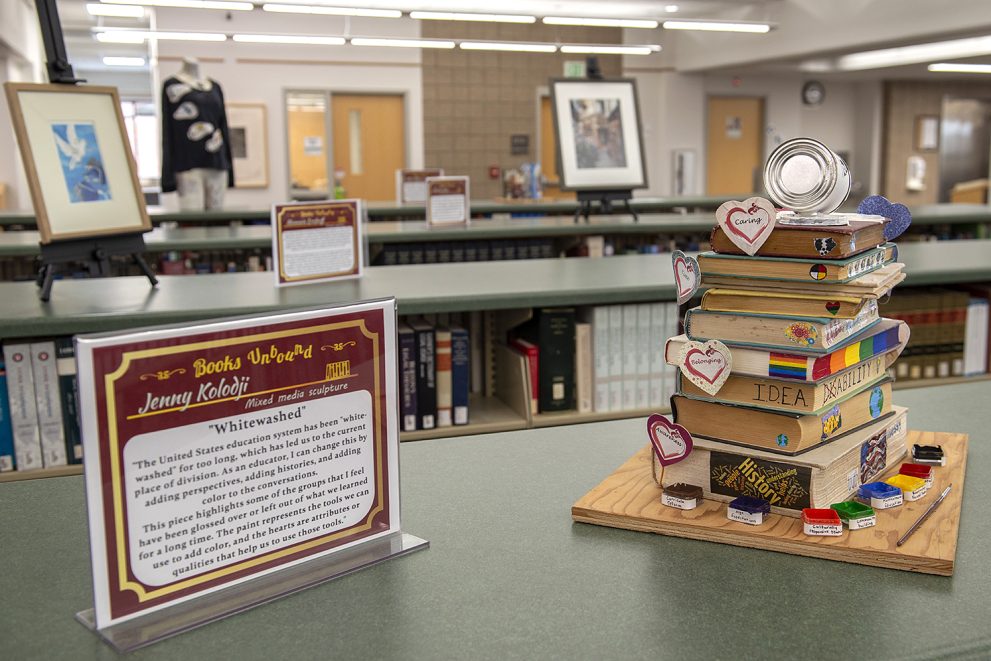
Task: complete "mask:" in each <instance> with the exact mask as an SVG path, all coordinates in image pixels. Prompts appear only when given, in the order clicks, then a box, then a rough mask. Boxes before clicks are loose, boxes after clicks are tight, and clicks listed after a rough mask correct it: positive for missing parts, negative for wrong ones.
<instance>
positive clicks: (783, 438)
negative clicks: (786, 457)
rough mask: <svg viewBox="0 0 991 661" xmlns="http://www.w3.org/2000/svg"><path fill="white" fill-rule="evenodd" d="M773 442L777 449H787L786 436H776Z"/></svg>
mask: <svg viewBox="0 0 991 661" xmlns="http://www.w3.org/2000/svg"><path fill="white" fill-rule="evenodd" d="M775 442H776V443H777V444H778V447H779V448H786V447H788V434H778V437H777V438H776V439H775Z"/></svg>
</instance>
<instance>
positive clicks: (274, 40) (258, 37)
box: [232, 34, 346, 46]
mask: <svg viewBox="0 0 991 661" xmlns="http://www.w3.org/2000/svg"><path fill="white" fill-rule="evenodd" d="M232 39H234V41H239V42H241V43H249V44H316V45H320V46H343V45H344V43H345V41H346V40H345V39H344V37H314V36H305V35H295V34H235V35H234V36H233V37H232Z"/></svg>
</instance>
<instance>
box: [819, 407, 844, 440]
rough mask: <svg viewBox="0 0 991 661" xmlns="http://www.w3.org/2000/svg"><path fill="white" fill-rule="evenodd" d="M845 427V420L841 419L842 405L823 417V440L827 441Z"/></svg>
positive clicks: (830, 410)
mask: <svg viewBox="0 0 991 661" xmlns="http://www.w3.org/2000/svg"><path fill="white" fill-rule="evenodd" d="M842 426H843V418H842V417H840V405H839V404H837V405H836V406H834V407H833V408H831V409H829V411H827V412H826V415H824V416H822V440H824V441H825V440H826V439H827V438H829V437H830V436H832V435H833V434H835V433H836V432H837V431H839V429H840V427H842Z"/></svg>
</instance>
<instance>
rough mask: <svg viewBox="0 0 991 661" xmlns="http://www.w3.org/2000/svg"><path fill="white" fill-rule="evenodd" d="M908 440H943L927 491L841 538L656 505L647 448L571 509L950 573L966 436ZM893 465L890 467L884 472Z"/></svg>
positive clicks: (612, 522)
mask: <svg viewBox="0 0 991 661" xmlns="http://www.w3.org/2000/svg"><path fill="white" fill-rule="evenodd" d="M906 443H907V445H908V447H911V446H912V445H913V444H916V443H918V444H920V445H941V446H943V451H944V452H945V453H946V459H947V463H946V466H944V467H940V468H938V469H936V470H935V471H934V473H935V484H934V485H933V488H932V489H930V490H929V494H928V495H927V496H926V497H925V498H922V499H920V500H918V501H914V502H906V503H905V504H904V505H902V506H901V507H896V508H893V509H889V510H880V511H878V512H877V526H876V527H873V528H868V529H865V530H853V531H850V530H844V533H843V536H842V537H809V536H806V535H805V534H804V532H803V530H802V519H801V518H800V517H798V518H795V517H789V516H781V515H778V514H771V515H769V516H768V517H767V519H766V521H765V523H764V524H762V525H760V526H750V525H746V524H742V523H736V522H733V521H729V520H727V518H726V504H725V503H722V502H719V501H715V500H705V501H702V504H701V505H699V506H698V507H697V508H696V509H694V510H689V511H684V510H680V509H675V508H673V507H665V506H664V505H662V504H661V487H659V486H657V484H656V483H655V482H654V478H653V475H652V472H651V450H650V447H649V446H648V447H644V448H643V449H642V450H640V451H639V452H637V453H636V454H635V455H634V456H633V457H631V458H630V459H629V460H628V461H627V462H626V463H624V464H623V465H622V466H620V467H619V468H617V469H616V470H615V471H614V472H613V473H612V474H611V475H609V476H608V477H607V478H606V479H605V480H604V481H603V482H602V483H601V484H599V485H598V486H597V487H595V488H594V489H592V490H591V491H589V492H588V493H587V494H585V495H584V496H583V497H582V498H581V499H580V500H579V501H578V502H577V503H575V504H574V506H573V507H572V508H571V516H572V518H573V519H574V520H575V521H579V522H581V523H592V524H595V525H600V526H609V527H612V528H624V529H626V530H637V531H641V532H653V533H658V534H661V535H670V536H673V537H687V538H689V539H700V540H704V541H709V542H718V543H720V544H731V545H733V546H746V547H749V548H756V549H764V550H767V551H778V552H780V553H791V554H793V555H804V556H809V557H814V558H824V559H827V560H839V561H841V562H850V563H854V564H860V565H871V566H874V567H887V568H889V569H900V570H903V571H913V572H920V573H923V574H936V575H939V576H950V575H952V574H953V564H954V558H955V556H956V551H957V534H958V531H959V528H960V505H961V501H962V499H963V492H964V472H965V469H966V465H967V443H968V438H967V435H966V434H948V433H943V432H919V431H909V432H908V439H907V441H906ZM897 471H898V469H897V467H896V468H895V469H894V470H892V471H889V473H888V476H890V475H893V474H895V473H897ZM879 479H884V478H883V477H882V478H879ZM951 482H952V483H953V489H952V491H951V492H950V494H949V495H948V496H947V498H946V501H945V502H943V504H942V505H941V506H940V507H939V509H937V510H936V511H935V512H934V513H933V515H932V516H931V517H930V518H929V519H928V520H927V521H926V523H925V525H924V526H922V527H921V528H919V530H918V531H916V532H915V534H914V535H912V536H911V537H910V538H909V539H908V541H907V542H906V543H905V544H904V545H903V546H900V547H897V546H896V545H895V542H896V541H897V539H898V538H899V536H901V535H902V534H903V533H904V532H905V531H906V530H908V528H909V527H910V526H911V525H912V524H913V523H914V522H915V521H916V520H917V519H918V518H919V516H920V515H921V514H922V512H923V511H925V509H926V508H927V507H929V505H930V503H931V502H932V501H933V500H934V499H935V498H937V497H938V496H939V492H940V491H941V490H942V489H943V488H944V487H945V486H946V485H947V484H950V483H951Z"/></svg>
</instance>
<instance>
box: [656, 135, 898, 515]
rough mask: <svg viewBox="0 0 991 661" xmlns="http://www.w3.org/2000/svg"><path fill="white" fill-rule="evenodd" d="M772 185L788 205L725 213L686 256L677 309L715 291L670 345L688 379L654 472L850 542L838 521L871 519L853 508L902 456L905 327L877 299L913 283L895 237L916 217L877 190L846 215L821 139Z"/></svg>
mask: <svg viewBox="0 0 991 661" xmlns="http://www.w3.org/2000/svg"><path fill="white" fill-rule="evenodd" d="M764 178H765V187H766V188H767V190H768V193H769V195H770V196H771V197H772V198H773V200H774V203H776V204H772V202H770V201H768V200H766V199H763V198H757V197H754V198H750V199H747V200H743V201H741V202H735V201H734V202H728V203H726V204H724V205H723V206H721V207H720V208H719V210H718V211H717V212H716V221H717V222H716V227H715V228H714V229H713V231H712V237H711V247H712V251H710V252H705V253H702V254H701V255H699V257H698V260H697V262H696V260H694V259H693V258H691V257H690V256H687V255H685V254H684V253H676V254H675V256H674V259H673V261H674V270H675V281H676V285H677V289H678V293H679V303H680V302H684V301H685V300H689V299H691V297H692V295H693V294H694V292H695V290H696V289H698V287H699V285H704V286H705V287H707V291H705V293H704V295H703V296H702V300H701V305H699V306H698V307H694V308H692V309H690V310H688V311H687V313H686V314H685V321H684V330H685V334H684V335H680V336H678V337H673V338H670V339H669V340H668V341H667V343H666V345H665V347H664V352H665V360H666V361H667V362H668V363H670V364H672V365H675V366H676V367H677V368H678V370H679V377H678V383H679V385H678V390H677V394H675V395H674V396H673V397H672V399H671V409H672V414H673V418H674V423H675V424H671V423H668V422H667V420H665V419H663V418H662V417H661V416H651V421H650V422H648V433H649V435H650V436H651V441H652V443H653V446H654V450H655V453H654V455H655V456H654V466H655V471H654V475H655V478H656V479H657V481H658V482H659V483H660V484H661V486H662V487H664V488H665V492H666V493H667V492H668V491H670V492H671V493H675V492H685V493H687V492H688V491H686V489H687V490H690V489H692V488H701V493H702V495H703V497H705V498H711V499H716V500H721V501H726V502H728V503H730V506H729V508H728V515H729V518H731V519H734V520H738V521H744V522H747V523H760V522H761V521H762V520H763V513H764V512H767V511H769V512H774V513H777V514H785V515H789V516H795V517H799V516H803V512H804V517H803V518H805V520H806V531H807V532H808V531H809V530H812V529H814V530H820V531H829V532H821V533H820V534H838V533H836V530H837V529H841V528H838V526H839V519H836V526H833V525H831V524H830V521H831V519H830V516H842V517H843V520H844V521H846V522H847V523H848V524H849V523H850V521H849V520H848V519H849V517H851V516H854V517H855V518H856V516H860V515H861V514H863V512H862V511H861V510H860V509H859V507H860V505H861V504H860V503H854V504H853V505H851V503H845V502H844V501H848V500H849V499H850V498H852V497H854V496H857V495H858V494H859V495H861V496H863V495H864V494H865V493H867V492H865V491H864V490H863V489H862V487H864V486H865V485H867V486H868V487H870V485H871V484H872V483H874V482H876V481H877V480H878V479H879V476H880V475H881V474H882V473H884V472H885V470H887V469H888V468H890V467H892V466H895V465H897V464H898V462H900V461H901V460H902V459H903V457H904V456H905V454H906V443H905V440H906V435H907V423H906V413H907V412H906V409H905V408H902V407H898V406H895V405H894V404H893V403H892V401H891V400H892V397H891V377H890V376H889V373H890V372H891V371H892V370H891V366H892V364H893V363H894V361H895V360H896V359H897V358H898V355H899V354H900V352H901V350H902V349H903V348H904V346H905V344H906V342H907V341H908V337H909V329H908V327H907V325H906V324H905V323H904V322H901V321H896V320H891V319H884V318H882V317H880V316H879V314H878V299H880V298H884V297H886V296H888V295H889V294H890V293H891V290H892V288H893V287H894V286H895V285H896V284H898V283H899V282H901V281H902V280H903V279H904V277H905V276H904V274H903V273H902V269H903V265H902V264H900V263H898V260H897V256H898V251H897V247H896V246H895V245H894V244H893V243H891V241H892V240H893V239H894V238H895V237H897V236H898V235H899V234H900V233H901V232H903V231H904V230H905V228H906V227H907V225H908V222H910V216H908V220H906V216H907V213H908V210H907V209H905V207H903V206H901V205H891V204H890V203H888V202H887V200H884V199H883V198H880V197H872V198H868V199H867V200H865V201H864V203H863V204H862V205H861V207H860V208H859V209H858V211H862V210H867V212H866V213H850V214H842V213H835V209H836V208H837V207H838V206H839V205H840V204H841V203H842V202H843V201H844V200H845V199H846V196H847V195H848V194H849V190H850V175H849V172H848V170H847V168H846V165H845V164H844V163H843V161H842V160H841V159H840V158H839V157H838V156H836V155H835V154H834V153H833V152H832V151H830V150H829V149H828V148H827V147H826V146H825V145H822V144H821V143H818V142H816V141H814V140H808V139H798V140H791V141H788V142H785V143H783V144H782V145H780V146H779V147H778V148H777V149H776V150H775V151H774V153H773V154H772V155H771V157H770V158H769V159H768V162H767V165H766V167H765V171H764ZM781 207H783V208H784V209H785V210H783V211H782V210H781V209H780V208H781ZM672 502H675V501H674V500H672ZM679 502H683V501H679ZM833 505H837V507H835V508H833V507H832V506H833ZM867 505H870V502H867ZM675 506H676V505H675ZM768 506H769V507H768ZM831 508H832V509H831ZM866 509H870V508H869V507H867V508H866ZM813 510H816V511H817V512H819V511H820V510H825V514H823V513H821V512H820V513H819V514H812V515H810V512H812V511H813ZM858 513H859V514H858ZM810 517H811V518H810ZM822 517H825V518H822ZM861 520H862V521H865V520H866V519H865V518H863V517H861ZM810 522H811V523H810ZM810 525H811V526H812V528H810ZM851 527H853V526H852V524H851ZM809 534H814V533H811V532H810V533H809Z"/></svg>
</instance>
